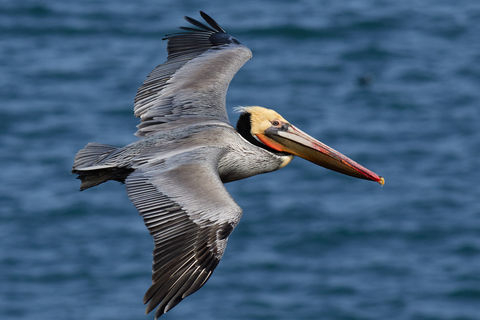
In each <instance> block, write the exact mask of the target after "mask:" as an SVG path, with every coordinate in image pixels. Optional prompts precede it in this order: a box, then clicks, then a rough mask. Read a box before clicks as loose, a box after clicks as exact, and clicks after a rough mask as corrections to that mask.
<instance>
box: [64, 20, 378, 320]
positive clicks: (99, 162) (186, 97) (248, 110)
mask: <svg viewBox="0 0 480 320" xmlns="http://www.w3.org/2000/svg"><path fill="white" fill-rule="evenodd" d="M200 15H201V16H202V18H203V19H204V20H205V22H206V23H207V24H208V25H206V24H204V23H202V22H199V21H197V20H195V19H192V18H189V17H184V18H185V20H186V21H188V22H189V23H191V24H192V25H193V26H194V27H181V29H182V30H183V31H182V32H179V33H174V34H169V35H166V37H165V38H164V40H165V39H167V40H168V44H167V51H168V57H167V61H166V62H165V63H163V64H161V65H159V66H157V67H156V68H155V69H154V70H153V71H152V72H151V73H150V74H149V76H148V77H147V79H146V80H145V82H144V83H143V85H142V86H140V88H139V89H138V92H137V95H136V97H135V104H134V113H135V116H137V117H139V118H140V121H141V123H140V124H139V125H138V126H137V128H138V130H137V132H136V133H135V135H136V136H138V137H141V139H139V140H137V141H135V142H133V143H131V144H129V145H127V146H124V147H114V146H110V145H105V144H100V143H89V144H87V145H86V146H85V148H83V149H82V150H80V151H79V152H78V153H77V155H76V157H75V161H74V164H73V170H72V173H74V174H77V175H78V177H77V178H78V179H80V180H81V185H80V190H85V189H88V188H91V187H93V186H96V185H99V184H101V183H103V182H106V181H108V180H116V181H119V182H122V183H125V185H126V189H127V194H128V197H129V198H130V200H131V201H132V202H133V204H134V205H135V207H136V209H137V210H138V212H139V214H140V215H141V216H142V217H143V220H144V222H145V225H146V227H147V228H148V230H149V232H150V234H151V235H152V237H153V239H154V243H155V247H154V250H153V267H152V269H153V270H152V271H153V274H152V285H151V287H150V288H149V289H148V290H147V292H146V294H145V296H144V298H143V302H144V304H147V303H148V305H147V307H146V314H148V313H150V312H151V311H152V310H154V309H155V308H157V310H156V312H155V319H157V318H158V317H160V316H161V315H162V314H164V313H166V312H167V311H169V310H170V309H172V308H173V307H174V306H176V305H177V304H178V303H179V302H180V301H182V300H183V299H184V298H185V297H186V296H188V295H190V294H192V293H194V292H195V291H197V290H198V289H200V288H201V287H202V286H203V285H204V284H205V282H206V281H207V280H208V279H209V278H210V276H211V275H212V272H213V270H214V269H215V268H216V266H217V265H218V263H219V261H220V259H221V258H222V256H223V253H224V252H225V247H226V245H227V239H228V236H229V235H230V234H231V233H232V231H233V229H234V228H235V227H236V226H237V224H238V222H239V221H240V218H241V216H242V209H241V208H240V207H239V206H238V204H237V203H236V202H235V201H234V200H233V198H232V197H231V195H230V194H229V193H228V192H227V190H226V189H225V186H224V183H226V182H231V181H236V180H240V179H244V178H248V177H250V176H253V175H257V174H261V173H266V172H271V171H275V170H278V169H280V168H283V167H285V166H286V165H287V164H288V163H289V162H290V161H291V160H292V159H293V157H294V156H299V157H302V158H304V159H306V160H308V161H311V162H313V163H315V164H317V165H320V166H322V167H325V168H328V169H331V170H334V171H337V172H340V173H343V174H346V175H349V176H352V177H355V178H360V179H366V180H372V181H376V182H378V183H380V184H381V185H383V183H384V179H383V178H382V177H380V176H379V175H377V174H375V173H374V172H372V171H370V170H368V169H366V168H364V167H363V166H361V165H359V164H358V163H356V162H354V161H353V160H351V159H349V158H347V157H346V156H344V155H342V154H341V153H339V152H337V151H335V150H334V149H332V148H330V147H328V146H327V145H325V144H323V143H322V142H320V141H318V140H316V139H314V138H312V137H311V136H309V135H307V134H306V133H304V132H302V131H301V130H300V129H298V128H296V127H295V126H293V125H292V124H290V123H289V122H288V121H287V120H285V119H284V118H283V117H282V116H281V115H279V114H278V113H277V112H275V111H273V110H270V109H266V108H263V107H258V106H252V107H244V108H241V109H240V116H239V119H238V122H237V128H236V129H235V128H234V127H233V126H232V125H231V124H230V122H229V120H228V116H227V111H226V103H225V102H226V93H227V89H228V86H229V84H230V81H231V80H232V78H233V76H234V75H235V74H236V73H237V71H238V70H239V69H240V68H241V67H242V66H243V64H244V63H245V62H247V61H248V60H249V59H250V58H251V57H252V53H251V51H250V49H248V48H247V47H246V46H244V45H242V44H241V43H240V42H239V41H238V40H237V39H235V38H234V37H232V36H230V35H229V34H227V33H226V32H225V31H224V30H223V29H222V28H221V27H220V25H219V24H218V23H217V22H215V21H214V20H213V19H212V18H211V17H209V16H208V15H207V14H205V13H204V12H201V11H200Z"/></svg>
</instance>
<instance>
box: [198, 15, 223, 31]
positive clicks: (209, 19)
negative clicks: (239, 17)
mask: <svg viewBox="0 0 480 320" xmlns="http://www.w3.org/2000/svg"><path fill="white" fill-rule="evenodd" d="M200 15H201V16H202V18H203V19H204V20H205V21H206V22H207V23H208V24H209V25H210V26H211V27H212V28H213V29H215V30H216V31H218V32H223V33H226V32H225V30H223V28H222V27H220V25H219V24H218V23H217V21H215V20H213V19H212V17H210V16H209V15H208V14H206V13H205V12H203V11H200Z"/></svg>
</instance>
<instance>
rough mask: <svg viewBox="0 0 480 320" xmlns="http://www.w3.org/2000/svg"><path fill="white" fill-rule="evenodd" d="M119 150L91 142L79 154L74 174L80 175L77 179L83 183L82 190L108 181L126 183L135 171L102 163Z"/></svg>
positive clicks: (74, 164)
mask: <svg viewBox="0 0 480 320" xmlns="http://www.w3.org/2000/svg"><path fill="white" fill-rule="evenodd" d="M117 149H118V148H117V147H114V146H110V145H107V144H101V143H95V142H90V143H89V144H87V145H86V146H85V148H83V149H82V150H80V151H79V152H78V153H77V155H76V156H75V161H74V163H73V170H72V173H73V174H78V177H77V179H80V180H81V181H82V183H81V185H80V190H85V189H88V188H91V187H94V186H96V185H99V184H101V183H103V182H106V181H108V180H116V181H120V182H124V181H125V179H126V178H127V176H128V175H129V174H130V173H131V172H132V171H133V169H129V168H125V167H117V166H114V165H112V164H109V165H105V164H103V163H102V162H103V161H104V160H105V159H107V158H108V157H109V156H110V155H111V154H112V153H113V152H115V151H116V150H117Z"/></svg>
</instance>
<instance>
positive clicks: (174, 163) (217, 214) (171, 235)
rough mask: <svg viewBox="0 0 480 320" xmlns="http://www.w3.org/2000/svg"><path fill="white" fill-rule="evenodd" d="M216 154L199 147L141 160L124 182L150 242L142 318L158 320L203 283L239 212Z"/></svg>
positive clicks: (216, 259)
mask: <svg viewBox="0 0 480 320" xmlns="http://www.w3.org/2000/svg"><path fill="white" fill-rule="evenodd" d="M219 156H220V151H218V150H217V149H213V148H201V149H195V150H193V151H190V152H187V153H183V154H180V155H177V156H173V157H170V158H167V159H165V158H155V156H145V157H144V158H143V159H138V161H139V162H141V163H143V164H142V165H140V166H139V167H138V168H137V169H136V170H135V171H134V172H133V173H132V174H130V176H129V177H128V178H127V179H126V181H125V183H126V187H127V193H128V196H129V197H130V200H131V201H132V202H133V204H134V205H135V207H136V208H137V209H138V211H139V213H140V215H142V216H143V219H144V221H145V224H146V226H147V228H148V230H149V231H150V234H151V235H152V236H153V238H154V242H155V248H154V251H153V275H152V282H153V284H152V286H151V287H150V289H148V291H147V292H146V294H145V296H144V303H147V302H149V303H148V306H147V309H146V313H149V312H150V311H152V310H153V309H155V307H157V305H158V309H157V311H156V313H155V318H158V317H159V316H161V315H162V314H164V313H165V312H167V311H168V310H170V309H171V308H173V307H174V306H175V305H177V304H178V303H179V302H180V301H181V300H182V299H183V298H185V297H186V296H188V295H190V294H192V293H194V292H195V291H197V290H198V289H200V287H202V286H203V284H204V283H205V282H206V281H207V280H208V278H209V277H210V275H211V274H212V272H213V270H214V269H215V267H216V266H217V264H218V262H219V261H220V258H221V257H222V256H223V253H224V250H225V247H226V244H227V237H228V236H229V235H230V233H231V232H232V231H233V229H234V227H235V226H236V225H237V224H238V222H239V220H240V217H241V215H242V209H241V208H240V207H239V206H238V205H237V204H236V203H235V201H234V200H233V199H232V197H231V196H230V194H229V193H228V192H227V190H226V189H225V187H224V186H223V183H222V182H221V181H220V177H219V176H218V173H217V169H216V168H217V163H218V158H219Z"/></svg>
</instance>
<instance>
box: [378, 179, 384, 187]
mask: <svg viewBox="0 0 480 320" xmlns="http://www.w3.org/2000/svg"><path fill="white" fill-rule="evenodd" d="M378 183H380V185H381V186H382V187H383V185H384V184H385V179H384V178H383V177H380V181H378Z"/></svg>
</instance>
